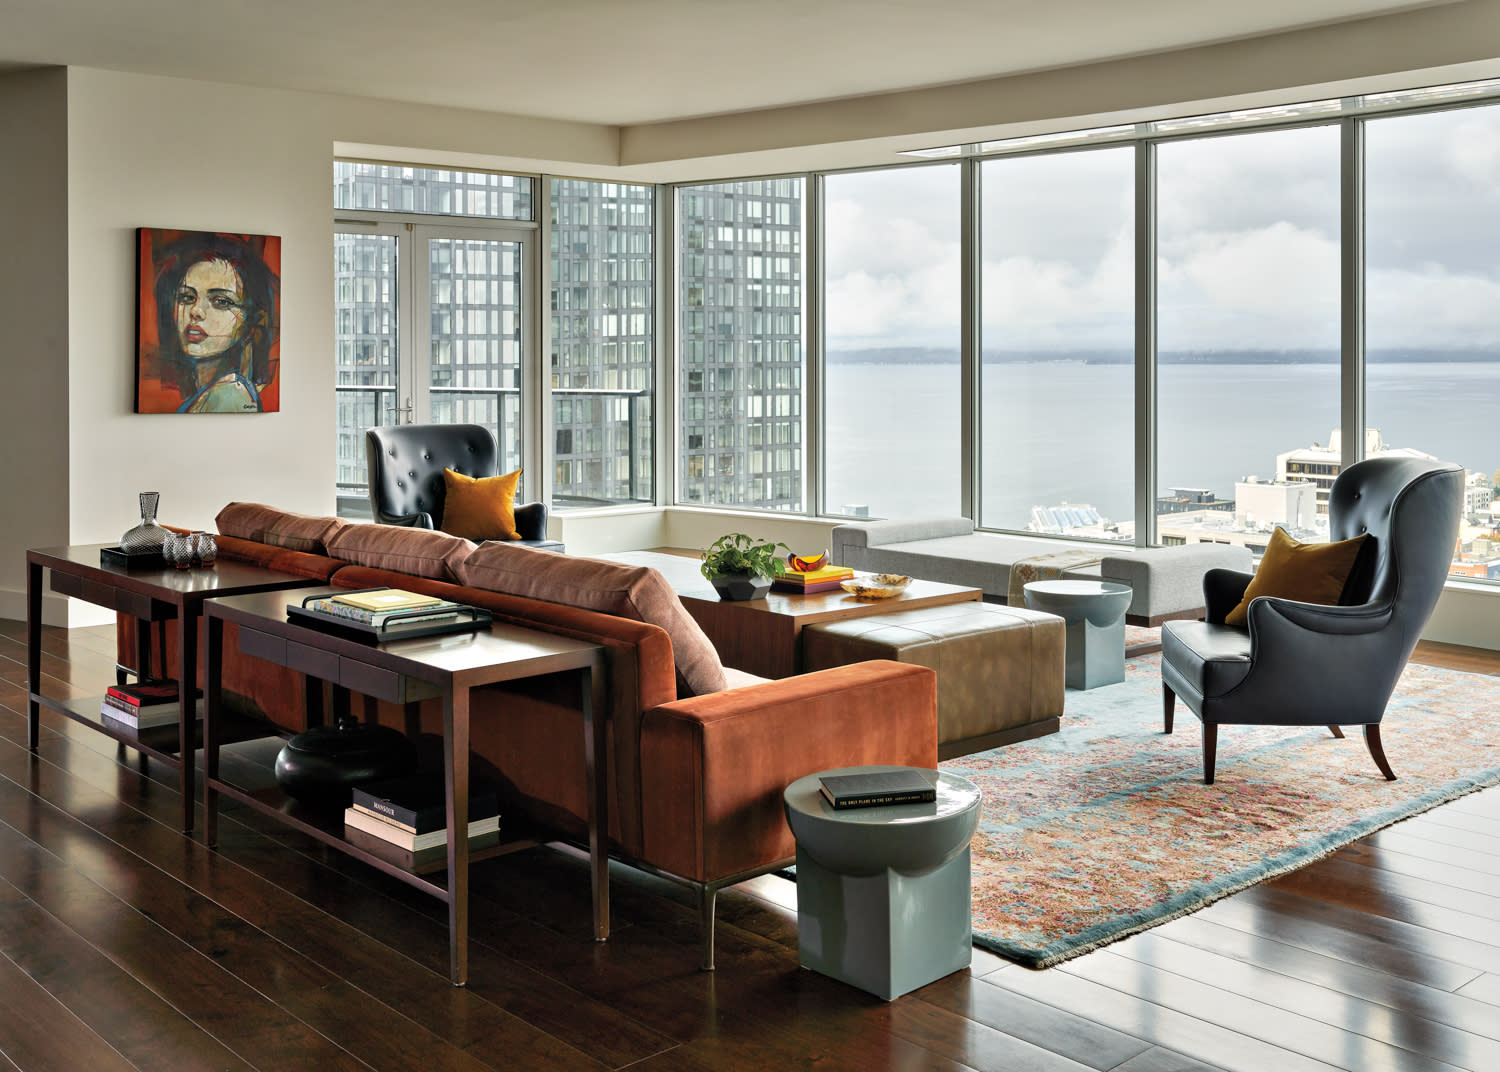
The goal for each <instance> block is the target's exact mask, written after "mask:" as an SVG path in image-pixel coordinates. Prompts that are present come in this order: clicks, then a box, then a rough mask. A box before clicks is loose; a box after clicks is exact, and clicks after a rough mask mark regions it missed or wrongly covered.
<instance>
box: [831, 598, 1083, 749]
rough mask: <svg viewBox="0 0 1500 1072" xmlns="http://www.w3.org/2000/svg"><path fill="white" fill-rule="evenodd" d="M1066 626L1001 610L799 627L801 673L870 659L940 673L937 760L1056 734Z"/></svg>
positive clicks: (990, 607) (958, 609)
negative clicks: (899, 663) (800, 628)
mask: <svg viewBox="0 0 1500 1072" xmlns="http://www.w3.org/2000/svg"><path fill="white" fill-rule="evenodd" d="M1065 653H1066V625H1065V624H1064V622H1063V620H1062V619H1061V618H1059V617H1058V616H1057V615H1055V614H1046V613H1044V612H1042V611H1034V610H1028V609H1026V608H1024V607H1007V606H1000V605H998V604H995V603H977V602H976V603H955V604H952V605H950V606H946V607H925V608H920V609H917V610H907V611H897V612H894V613H892V614H875V615H870V616H868V617H863V618H849V619H845V620H844V621H837V622H825V623H822V624H818V625H809V626H807V627H806V628H805V629H803V630H802V669H803V671H804V672H809V671H812V670H823V669H827V668H828V667H832V666H844V665H847V664H849V663H857V662H861V661H863V660H865V659H892V660H894V661H896V662H901V663H914V664H916V665H918V666H927V667H931V668H932V669H934V670H936V671H937V675H938V703H937V707H938V758H939V759H952V758H953V757H955V756H964V755H968V754H969V753H971V752H983V751H984V750H986V749H989V748H998V747H999V746H1001V745H1006V744H1014V743H1016V742H1017V741H1026V740H1030V739H1031V738H1033V737H1042V736H1044V735H1046V734H1049V733H1056V732H1057V728H1058V718H1059V717H1060V716H1061V715H1062V710H1063V674H1064V659H1065Z"/></svg>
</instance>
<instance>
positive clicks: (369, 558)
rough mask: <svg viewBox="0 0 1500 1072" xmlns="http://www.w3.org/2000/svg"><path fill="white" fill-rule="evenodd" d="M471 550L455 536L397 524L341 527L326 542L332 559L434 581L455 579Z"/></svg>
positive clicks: (466, 541)
mask: <svg viewBox="0 0 1500 1072" xmlns="http://www.w3.org/2000/svg"><path fill="white" fill-rule="evenodd" d="M473 550H474V545H473V544H472V543H471V542H469V541H468V540H465V539H462V538H460V537H458V536H450V535H448V533H446V532H438V531H436V530H434V529H408V528H402V527H401V526H399V525H345V526H344V527H343V528H341V529H339V530H338V531H337V532H335V533H334V534H333V536H332V537H331V538H330V539H329V541H328V553H329V554H330V555H332V556H333V557H334V558H339V559H343V560H344V561H345V562H353V563H354V564H355V565H359V566H373V567H375V568H376V569H387V570H394V571H395V572H397V573H410V574H413V575H415V576H417V577H428V578H431V579H432V580H435V581H456V580H459V567H460V566H461V565H462V564H463V561H464V559H466V558H468V557H469V554H470V553H471V552H472V551H473Z"/></svg>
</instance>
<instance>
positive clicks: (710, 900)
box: [698, 885, 719, 971]
mask: <svg viewBox="0 0 1500 1072" xmlns="http://www.w3.org/2000/svg"><path fill="white" fill-rule="evenodd" d="M718 899H719V888H718V887H717V886H712V885H704V886H701V887H699V890H698V919H699V923H700V925H701V930H702V933H703V970H704V971H713V970H714V906H715V905H716V904H717V902H718Z"/></svg>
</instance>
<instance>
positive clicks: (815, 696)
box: [640, 660, 937, 882]
mask: <svg viewBox="0 0 1500 1072" xmlns="http://www.w3.org/2000/svg"><path fill="white" fill-rule="evenodd" d="M640 764H641V798H642V809H641V826H642V833H643V838H644V848H645V855H646V860H647V862H649V863H651V864H652V865H654V866H656V867H659V868H661V869H663V870H665V871H669V872H671V873H673V874H676V875H680V876H682V877H684V878H689V879H693V880H695V881H698V882H710V881H714V880H716V879H720V878H725V877H728V876H730V875H736V874H740V873H741V872H745V871H753V870H756V869H764V868H767V867H769V866H770V865H773V864H775V863H777V862H779V861H782V860H786V859H789V858H791V857H792V856H794V855H795V853H796V844H795V842H794V841H793V839H792V834H791V831H790V830H789V829H788V828H787V825H786V818H785V815H784V812H783V808H782V791H783V790H785V789H786V787H787V786H788V785H790V784H791V783H792V782H794V781H796V780H797V779H798V778H801V777H802V776H804V775H807V774H812V773H814V772H816V771H820V770H829V769H832V768H835V767H851V766H859V765H862V764H896V765H903V766H913V767H925V768H928V769H932V768H935V767H936V766H937V674H936V673H934V672H933V671H932V670H929V669H928V668H926V667H922V666H911V665H907V664H904V663H896V662H890V661H886V660H872V661H870V662H863V663H855V664H853V665H851V666H840V667H834V668H833V669H830V670H820V671H817V672H816V673H811V674H801V675H799V676H797V677H789V678H783V679H781V680H779V681H768V682H765V683H763V684H757V685H750V686H746V687H744V688H736V689H726V690H725V691H723V692H715V693H710V694H709V695H706V696H695V697H692V698H690V699H686V700H677V701H674V702H672V703H667V704H662V705H660V706H659V707H655V708H652V709H651V710H650V711H648V712H646V713H645V716H644V717H643V718H642V721H641V736H640Z"/></svg>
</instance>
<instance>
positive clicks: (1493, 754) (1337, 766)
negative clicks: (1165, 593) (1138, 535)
mask: <svg viewBox="0 0 1500 1072" xmlns="http://www.w3.org/2000/svg"><path fill="white" fill-rule="evenodd" d="M1158 660H1159V656H1157V655H1145V656H1140V657H1137V658H1133V659H1130V660H1127V662H1126V679H1125V681H1124V682H1122V683H1120V684H1117V685H1108V686H1105V687H1103V688H1098V689H1093V690H1091V691H1088V692H1075V691H1072V690H1069V692H1068V694H1067V700H1066V705H1065V712H1064V715H1063V719H1062V729H1061V731H1060V732H1058V733H1056V734H1053V735H1051V736H1049V737H1044V738H1041V739H1039V740H1035V741H1029V742H1026V743H1024V744H1018V745H1011V746H1009V747H1007V748H1000V749H995V750H994V751H991V752H981V753H978V754H976V755H972V756H966V757H964V758H962V759H958V760H953V761H950V762H947V763H944V764H943V765H942V767H943V769H944V770H946V771H950V772H952V773H954V774H959V775H962V776H963V777H965V778H968V779H970V780H972V781H973V782H975V783H976V784H977V785H978V786H979V787H980V788H981V789H982V790H983V791H984V810H983V815H982V817H981V820H980V825H979V831H978V832H977V833H976V835H975V837H974V841H973V845H972V861H973V884H974V941H975V944H976V945H980V946H983V947H985V948H988V949H992V950H994V951H995V952H997V953H1000V954H1001V955H1003V956H1005V957H1008V958H1010V959H1012V960H1015V961H1018V962H1020V963H1022V964H1025V965H1027V966H1029V967H1034V968H1045V967H1047V966H1049V965H1052V964H1056V963H1059V962H1060V961H1064V960H1067V959H1069V958H1071V957H1076V956H1078V955H1080V954H1082V953H1086V952H1088V951H1089V950H1091V949H1095V948H1098V947H1099V946H1102V945H1105V944H1107V943H1109V942H1113V941H1116V940H1118V939H1120V938H1124V937H1126V936H1127V935H1131V934H1134V933H1136V932H1138V931H1142V930H1146V929H1147V928H1149V927H1154V926H1157V925H1158V924H1161V923H1165V922H1166V921H1168V920H1170V919H1173V918H1175V917H1177V916H1182V915H1186V914H1187V913H1189V912H1194V911H1197V910H1198V909H1200V908H1203V907H1205V906H1206V905H1209V904H1211V903H1213V902H1214V901H1216V900H1218V899H1220V898H1222V897H1225V896H1228V895H1229V894H1231V893H1233V892H1235V891H1236V890H1240V889H1244V888H1245V887H1247V886H1250V885H1253V884H1254V883H1256V882H1260V881H1262V880H1263V879H1267V878H1270V877H1272V876H1275V875H1279V874H1282V873H1284V872H1286V871H1290V870H1293V869H1294V868H1297V867H1301V866H1302V865H1304V864H1306V863H1308V862H1310V861H1312V860H1314V859H1317V858H1318V857H1320V856H1325V855H1327V854H1328V853H1331V852H1333V851H1335V850H1337V849H1338V848H1340V847H1342V846H1344V845H1347V844H1348V843H1349V842H1351V841H1354V840H1355V839H1357V838H1360V837H1363V836H1364V835H1366V834H1369V833H1371V832H1372V831H1375V830H1378V829H1380V828H1381V827H1383V826H1388V825H1390V824H1391V823H1394V822H1398V821H1399V820H1401V819H1405V818H1409V817H1410V816H1412V815H1415V814H1417V813H1419V812H1422V811H1425V810H1427V809H1428V808H1431V807H1434V806H1436V805H1438V804H1441V803H1443V802H1444V801H1447V800H1452V799H1453V798H1455V797H1459V796H1462V795H1464V794H1465V793H1470V792H1473V791H1475V790H1477V789H1481V788H1484V787H1485V786H1489V785H1495V784H1497V783H1500V744H1497V743H1496V740H1495V733H1494V712H1495V710H1496V709H1497V707H1500V678H1496V677H1490V676H1485V675H1480V674H1466V673H1460V672H1457V671H1452V670H1442V669H1436V668H1433V667H1426V666H1415V665H1413V666H1409V667H1408V668H1407V671H1406V673H1405V674H1404V675H1403V677H1402V678H1401V682H1400V685H1399V686H1398V687H1397V690H1396V694H1395V696H1394V698H1393V699H1392V700H1391V703H1390V706H1389V708H1387V711H1386V716H1385V720H1384V722H1383V723H1382V724H1381V738H1382V740H1383V742H1384V744H1385V752H1386V756H1387V757H1388V758H1389V759H1390V762H1391V766H1392V767H1393V768H1394V769H1395V771H1396V775H1397V780H1396V781H1394V782H1387V781H1386V780H1385V779H1384V778H1382V777H1381V775H1380V772H1379V771H1378V770H1377V769H1376V767H1375V764H1374V762H1373V761H1372V760H1371V759H1370V754H1369V751H1368V749H1367V748H1366V747H1365V742H1364V736H1363V733H1362V732H1361V731H1359V730H1357V729H1353V728H1351V729H1350V730H1349V731H1348V736H1346V737H1345V738H1344V739H1342V740H1340V739H1337V738H1335V737H1334V736H1333V735H1332V734H1331V733H1329V732H1328V730H1327V728H1326V727H1324V728H1321V729H1303V728H1299V727H1284V726H1283V727H1274V726H1267V727H1260V726H1225V727H1222V728H1221V729H1220V731H1219V745H1218V764H1217V768H1216V779H1217V780H1216V781H1215V784H1213V785H1204V784H1203V774H1202V771H1203V768H1202V753H1201V742H1202V738H1201V725H1200V723H1199V722H1198V720H1197V718H1196V717H1195V716H1194V715H1193V714H1192V712H1190V711H1188V710H1187V709H1186V708H1184V707H1183V706H1182V704H1181V703H1180V702H1179V703H1178V705H1177V726H1176V732H1175V733H1173V734H1172V735H1171V736H1170V737H1169V736H1167V735H1165V734H1163V733H1162V715H1161V709H1162V708H1161V673H1160V669H1159V663H1158Z"/></svg>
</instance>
